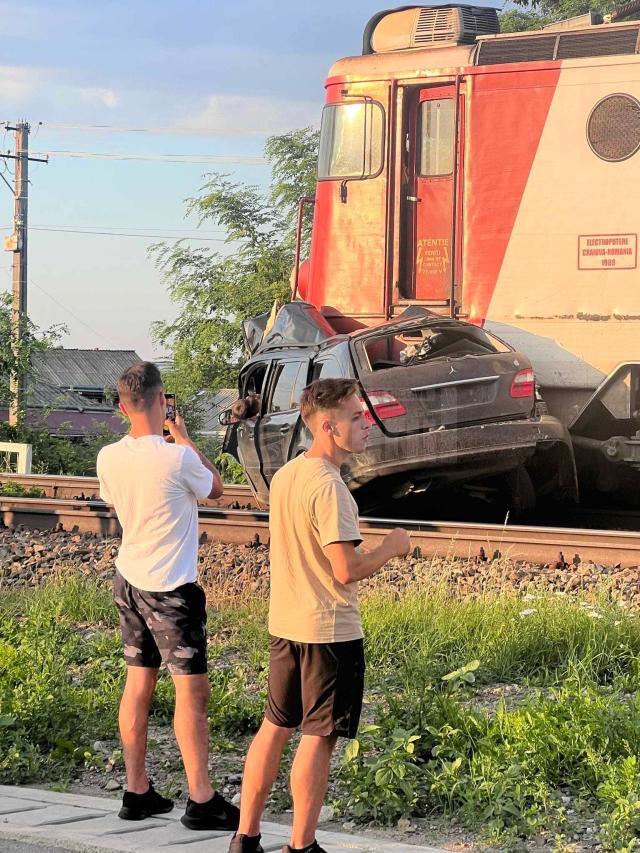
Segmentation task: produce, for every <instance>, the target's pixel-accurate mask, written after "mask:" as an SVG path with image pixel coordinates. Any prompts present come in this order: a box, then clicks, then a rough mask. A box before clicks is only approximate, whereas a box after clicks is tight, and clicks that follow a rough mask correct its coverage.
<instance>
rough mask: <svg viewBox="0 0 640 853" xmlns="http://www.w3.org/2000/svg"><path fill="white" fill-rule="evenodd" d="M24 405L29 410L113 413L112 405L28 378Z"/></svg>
mask: <svg viewBox="0 0 640 853" xmlns="http://www.w3.org/2000/svg"><path fill="white" fill-rule="evenodd" d="M25 397H26V400H25V402H26V405H27V408H29V409H64V410H65V411H78V412H86V411H91V412H113V411H114V405H113V403H102V402H100V401H98V400H91V399H90V398H89V397H83V396H82V395H81V394H78V393H76V392H75V391H67V390H65V389H64V388H60V387H58V386H57V385H51V384H50V383H49V382H42V381H41V380H39V379H36V378H34V377H30V379H29V380H28V381H27V388H26V393H25Z"/></svg>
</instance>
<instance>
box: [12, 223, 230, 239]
mask: <svg viewBox="0 0 640 853" xmlns="http://www.w3.org/2000/svg"><path fill="white" fill-rule="evenodd" d="M29 230H30V231H50V232H52V233H55V234H83V235H85V236H89V237H93V236H100V237H143V238H145V239H152V240H164V239H166V240H175V239H177V238H176V235H175V234H133V233H131V232H125V231H117V232H116V231H98V230H96V231H82V230H81V229H79V228H42V227H40V226H38V225H30V226H29ZM180 239H182V240H197V241H199V242H204V243H226V242H227V240H226V239H225V238H224V237H199V236H198V235H197V234H190V235H187V234H185V235H184V237H181V238H180Z"/></svg>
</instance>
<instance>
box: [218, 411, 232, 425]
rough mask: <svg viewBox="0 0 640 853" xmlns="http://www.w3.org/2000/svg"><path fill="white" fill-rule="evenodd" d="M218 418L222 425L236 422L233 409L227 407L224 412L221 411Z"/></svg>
mask: <svg viewBox="0 0 640 853" xmlns="http://www.w3.org/2000/svg"><path fill="white" fill-rule="evenodd" d="M218 420H219V421H220V423H221V425H222V426H230V425H231V424H234V423H236V420H235V418H234V417H233V415H232V414H231V409H225V410H224V412H220V414H219V415H218Z"/></svg>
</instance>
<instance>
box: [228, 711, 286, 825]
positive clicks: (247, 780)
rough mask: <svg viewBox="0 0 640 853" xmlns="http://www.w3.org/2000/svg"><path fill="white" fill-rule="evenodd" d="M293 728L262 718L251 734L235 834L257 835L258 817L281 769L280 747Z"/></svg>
mask: <svg viewBox="0 0 640 853" xmlns="http://www.w3.org/2000/svg"><path fill="white" fill-rule="evenodd" d="M293 732H294V729H285V728H283V727H282V726H276V725H274V724H273V723H271V722H269V720H264V721H263V723H262V725H261V726H260V729H259V731H258V733H257V735H256V736H255V737H254V739H253V742H252V743H251V746H250V747H249V752H248V753H247V760H246V761H245V765H244V773H243V776H242V794H241V798H240V826H239V827H238V835H257V834H258V833H259V832H260V818H261V817H262V812H263V811H264V806H265V803H266V802H267V797H268V796H269V791H270V790H271V788H272V787H273V783H274V782H275V781H276V777H277V775H278V770H279V769H280V760H281V758H282V751H283V750H284V748H285V746H286V744H287V742H288V741H289V740H290V739H291V735H292V734H293Z"/></svg>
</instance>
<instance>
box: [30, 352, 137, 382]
mask: <svg viewBox="0 0 640 853" xmlns="http://www.w3.org/2000/svg"><path fill="white" fill-rule="evenodd" d="M136 361H141V359H140V356H139V355H138V354H137V353H136V352H135V350H101V349H63V348H52V349H46V350H42V351H41V352H37V353H35V354H34V356H33V359H32V373H33V378H34V379H35V381H36V384H39V383H43V384H45V385H48V386H50V387H53V388H56V387H57V388H69V389H75V390H79V389H83V390H90V389H103V388H109V387H115V385H116V382H117V380H118V377H119V376H120V374H121V373H123V372H124V371H125V370H126V369H127V367H130V366H131V365H132V364H133V363H134V362H136ZM43 393H45V392H44V391H43Z"/></svg>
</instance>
